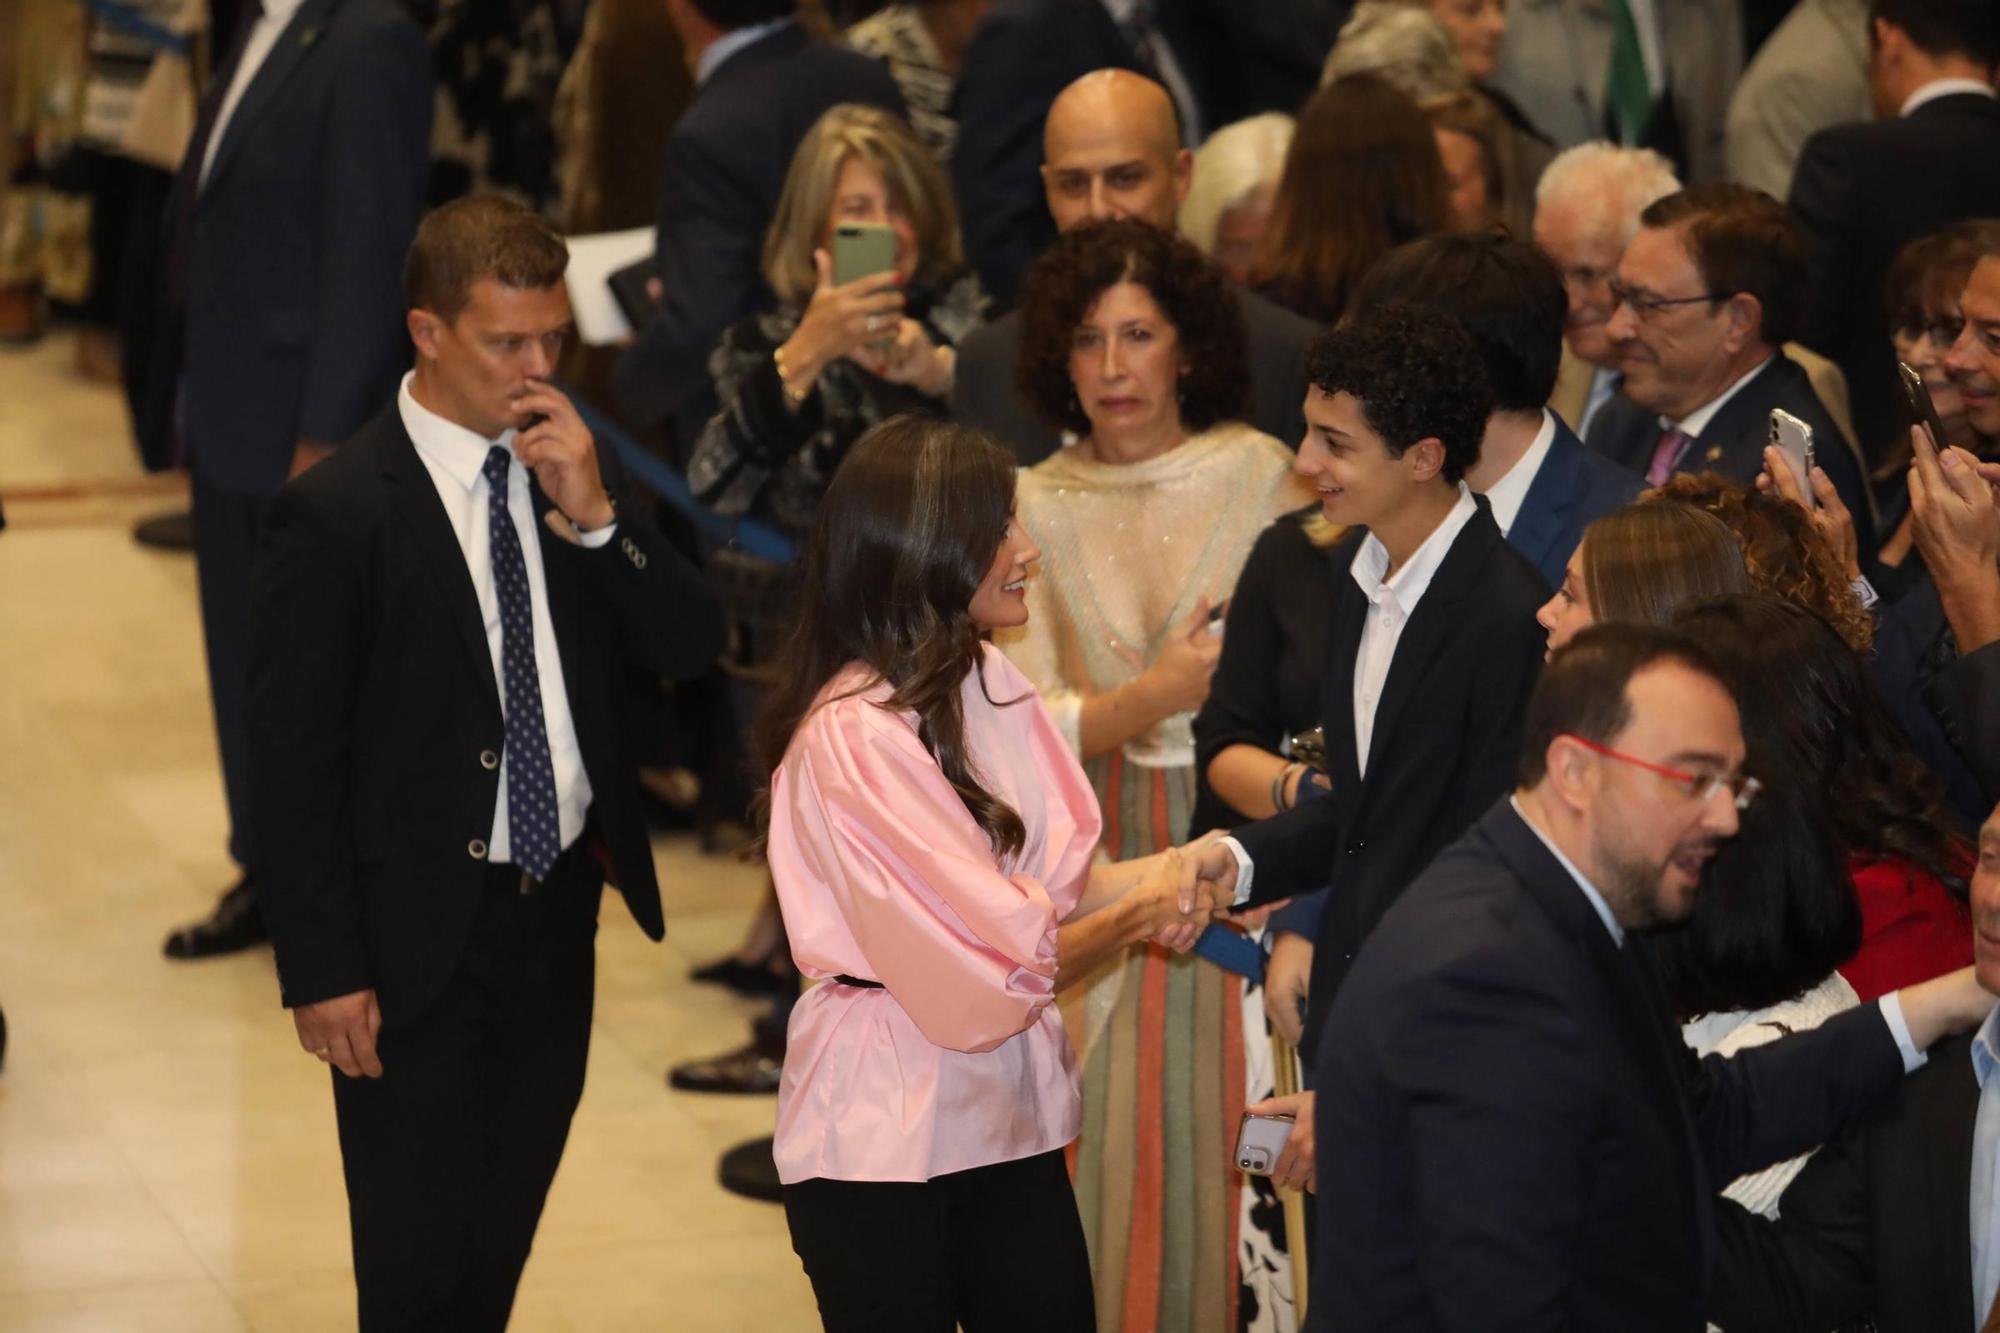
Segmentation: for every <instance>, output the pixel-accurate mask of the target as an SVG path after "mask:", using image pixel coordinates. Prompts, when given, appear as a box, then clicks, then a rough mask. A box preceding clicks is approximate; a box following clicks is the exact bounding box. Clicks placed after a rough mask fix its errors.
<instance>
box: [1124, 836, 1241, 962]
mask: <svg viewBox="0 0 2000 1333" xmlns="http://www.w3.org/2000/svg"><path fill="white" fill-rule="evenodd" d="M1133 865H1134V867H1135V868H1136V869H1138V870H1140V871H1141V874H1140V878H1139V881H1138V883H1137V884H1135V885H1134V886H1133V888H1132V890H1131V892H1130V893H1128V894H1127V895H1126V898H1125V904H1124V905H1125V907H1126V910H1127V912H1128V915H1129V917H1130V919H1131V921H1132V923H1133V925H1132V930H1133V933H1134V937H1135V938H1136V939H1139V940H1146V941H1150V942H1152V943H1154V944H1163V945H1165V946H1166V947H1167V948H1169V949H1172V950H1173V951H1174V952H1176V953H1186V952H1187V951H1188V950H1189V949H1192V948H1193V947H1194V942H1195V939H1196V938H1197V937H1198V936H1199V935H1200V934H1201V932H1202V931H1204V930H1206V929H1207V928H1208V926H1209V923H1210V922H1212V921H1214V920H1215V919H1216V918H1217V917H1221V916H1225V915H1227V914H1228V913H1229V912H1230V911H1231V910H1232V909H1233V908H1234V905H1235V901H1236V857H1235V856H1234V855H1233V854H1232V853H1231V852H1230V850H1229V848H1227V847H1225V846H1223V845H1222V835H1221V834H1220V833H1211V834H1208V835H1206V836H1204V837H1201V838H1197V839H1196V840H1195V841H1193V842H1191V843H1189V844H1187V845H1186V846H1185V847H1173V848H1169V849H1168V850H1166V851H1164V852H1160V853H1158V854H1157V855H1155V856H1150V857H1147V858H1145V859H1144V860H1141V861H1136V862H1134V863H1133Z"/></svg>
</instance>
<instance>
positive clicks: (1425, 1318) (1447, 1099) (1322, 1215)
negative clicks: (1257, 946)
mask: <svg viewBox="0 0 2000 1333" xmlns="http://www.w3.org/2000/svg"><path fill="white" fill-rule="evenodd" d="M1316 1068H1317V1070H1318V1072H1319V1096H1318V1098H1317V1100H1316V1106H1315V1128H1316V1133H1317V1142H1318V1144H1319V1154H1320V1160H1319V1178H1320V1180H1321V1181H1322V1182H1331V1184H1330V1186H1329V1187H1328V1188H1326V1189H1324V1190H1323V1192H1322V1193H1321V1194H1320V1196H1319V1202H1318V1220H1319V1231H1318V1237H1317V1241H1316V1244H1317V1247H1318V1248H1317V1253H1316V1257H1317V1262H1316V1263H1315V1265H1314V1268H1313V1284H1314V1294H1313V1305H1312V1312H1311V1315H1310V1317H1309V1320H1308V1323H1307V1327H1308V1328H1309V1329H1311V1330H1315V1331H1324V1330H1331V1329H1348V1328H1353V1329H1370V1330H1373V1329H1398V1330H1423V1329H1467V1330H1471V1329H1477V1330H1481V1333H1502V1331H1504V1330H1512V1329H1522V1330H1526V1329H1536V1330H1540V1329H1552V1328H1562V1329H1578V1330H1583V1329H1601V1330H1606V1333H1610V1331H1611V1330H1617V1333H1649V1331H1650V1330H1661V1331H1662V1333H1665V1331H1666V1330H1677V1331H1680V1333H1700V1330H1701V1328H1702V1308H1703V1300H1702V1293H1703V1289H1704V1286H1705V1279H1706V1276H1707V1272H1708V1267H1709V1259H1710V1255H1711V1253H1712V1251H1713V1249H1714V1240H1713V1237H1714V1212H1715V1203H1714V1199H1715V1194H1716V1191H1717V1190H1719V1189H1720V1188H1721V1187H1722V1185H1723V1184H1724V1183H1726V1182H1727V1181H1729V1180H1730V1179H1732V1178H1733V1177H1735V1176H1737V1175H1739V1174H1741V1173H1742V1172H1744V1171H1746V1170H1754V1169H1758V1168H1761V1167H1764V1166H1767V1165H1769V1164H1771V1163H1772V1162H1777V1161H1782V1160H1784V1159H1785V1158H1787V1157H1789V1156H1792V1155H1793V1154H1795V1153H1798V1152H1800V1151H1803V1150H1804V1149H1806V1148H1808V1147H1810V1146H1812V1145H1813V1144H1816V1143H1820V1142H1823V1141H1824V1140H1825V1139H1826V1138H1827V1137H1828V1136H1829V1135H1830V1134H1832V1133H1833V1132H1835V1130H1837V1129H1838V1128H1839V1126H1840V1125H1841V1124H1842V1123H1843V1122H1845V1121H1846V1120H1847V1119H1848V1118H1850V1117H1852V1116H1855V1115H1857V1114H1859V1113H1861V1112H1863V1111H1865V1110H1866V1109H1867V1108H1868V1107H1869V1106H1871V1105H1872V1104H1874V1103H1875V1102H1876V1101H1877V1100H1879V1099H1880V1098H1881V1097H1882V1096H1883V1095H1884V1094H1886V1093H1887V1092H1889V1091H1890V1089H1891V1088H1892V1087H1893V1086H1894V1084H1895V1082H1896V1080H1897V1079H1898V1078H1900V1077H1901V1075H1902V1069H1903V1065H1902V1057H1901V1055H1900V1054H1899V1053H1898V1050H1897V1047H1896V1043H1895V1039H1894V1038H1893V1037H1892V1036H1890V1034H1889V1028H1888V1024H1887V1023H1886V1022H1885V1021H1884V1020H1883V1018H1882V1016H1881V1013H1880V1010H1879V1009H1877V1008H1876V1007H1875V1006H1873V1005H1869V1006H1865V1007H1863V1008H1860V1009H1856V1010H1853V1011H1851V1012H1849V1013H1846V1014H1842V1015H1840V1016H1838V1017H1836V1018H1835V1019H1833V1020H1832V1021H1831V1022H1829V1023H1827V1024H1826V1025H1825V1026H1823V1027H1820V1028H1818V1029H1815V1030H1814V1031H1811V1032H1806V1033H1801V1034H1799V1035H1798V1036H1795V1037H1791V1038H1787V1039H1785V1040H1783V1041H1779V1042H1776V1043H1774V1044H1772V1045H1769V1046H1763V1047H1759V1048H1756V1049H1754V1050H1749V1051H1745V1052H1742V1053H1740V1054H1739V1055H1737V1056H1735V1057H1734V1058H1732V1059H1721V1058H1719V1057H1710V1058H1708V1059H1705V1060H1704V1059H1697V1058H1696V1057H1695V1055H1694V1053H1693V1052H1692V1051H1690V1050H1689V1049H1688V1048H1687V1046H1686V1045H1685V1044H1684V1043H1683V1042H1682V1041H1681V1037H1680V1031H1679V1029H1678V1028H1677V1027H1676V1026H1675V1025H1674V1022H1673V1019H1672V1016H1671V1013H1670V1011H1669V1009H1668V1006H1667V1001H1666V996H1665V993H1664V992H1663V991H1662V989H1661V987H1660V983H1659V978H1658V975H1657V973H1656V971H1655V969H1654V966H1653V963H1652V955H1651V951H1650V950H1649V949H1648V947H1647V945H1646V942H1645V941H1644V940H1643V939H1642V938H1639V937H1636V936H1631V935H1628V936H1627V937H1626V943H1625V945H1624V947H1623V948H1622V949H1621V948H1619V947H1618V946H1616V945H1615V944H1614V943H1613V940H1612V937H1611V933H1610V932H1609V931H1608V930H1606V929H1605V926H1604V922H1603V921H1602V919H1600V918H1599V916H1598V915H1597V912H1596V910H1595V909H1594V908H1593V907H1592V906H1591V904H1590V901H1589V900H1588V899H1587V898H1586V897H1585V896H1584V894H1583V890H1582V889H1581V888H1580V887H1579V886H1578V885H1577V883H1576V881H1575V880H1573V879H1572V878H1571V877H1570V875H1569V873H1568V872H1567V871H1565V870H1564V869H1563V867H1562V864H1561V863H1560V862H1559V861H1557V860H1556V858H1555V857H1554V855H1553V854H1551V853H1550V851H1549V850H1548V848H1547V847H1546V846H1544V845H1543V843H1542V841H1541V839H1540V838H1538V837H1537V836H1536V834H1535V832H1534V830H1533V829H1531V828H1530V827H1529V826H1528V824H1527V822H1526V821H1525V820H1523V819H1522V818H1521V816H1520V815H1519V814H1518V813H1516V812H1515V810H1514V809H1513V807H1512V806H1511V804H1509V803H1507V802H1506V801H1504V800H1503V801H1502V802H1501V803H1499V804H1497V805H1495V806H1494V807H1493V809H1492V810H1491V811H1490V812H1489V813H1488V814H1487V815H1486V816H1485V818H1483V819H1482V820H1480V821H1479V823H1478V825H1477V826H1476V827H1474V828H1473V829H1472V831H1471V832H1470V833H1468V834H1467V835H1466V837H1465V838H1464V839H1463V840H1461V841H1460V842H1458V843H1457V844H1456V845H1454V846H1452V847H1451V848H1449V849H1448V850H1446V851H1445V852H1444V853H1443V854H1442V855H1440V856H1439V857H1438V859H1437V861H1436V862H1435V863H1433V864H1432V866H1431V868H1430V869H1429V870H1428V871H1426V872H1425V873H1424V874H1423V875H1422V876H1421V877H1419V878H1418V880H1417V881H1416V883H1414V884H1412V885H1411V886H1410V889H1409V891H1408V892H1407V893H1405V894H1404V895H1403V897H1402V901H1400V902H1399V903H1397V904H1396V906H1395V907H1394V908H1393V909H1391V910H1390V912H1389V914H1388V915H1387V916H1386V917H1385V918H1383V921H1382V924H1381V927H1380V928H1379V929H1378V930H1377V931H1376V932H1375V936H1374V938H1373V939H1371V940H1370V941H1369V942H1368V947H1367V949H1366V950H1364V951H1363V953H1362V955H1361V958H1360V960H1359V962H1357V963H1356V965H1355V968H1354V973H1353V975H1352V976H1351V977H1350V978H1349V979H1348V983H1347V986H1346V987H1345V988H1344V989H1343V990H1342V991H1341V993H1340V998H1339V999H1338V1000H1337V1001H1336V1002H1335V1003H1334V1009H1333V1017H1332V1019H1331V1021H1330V1022H1329V1023H1328V1024H1327V1029H1326V1035H1325V1038H1324V1040H1323V1042H1322V1045H1321V1047H1320V1057H1319V1063H1318V1065H1317V1066H1316ZM1732 1327H1735V1326H1732ZM1752 1327H1761V1326H1753V1325H1747V1324H1746V1325H1743V1326H1742V1328H1743V1329H1745V1330H1747V1329H1750V1328H1752ZM1940 1327H1942V1326H1940ZM1820 1333H1824V1330H1823V1329H1822V1330H1821V1331H1820Z"/></svg>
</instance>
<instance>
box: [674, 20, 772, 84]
mask: <svg viewBox="0 0 2000 1333" xmlns="http://www.w3.org/2000/svg"><path fill="white" fill-rule="evenodd" d="M791 21H792V20H790V19H772V20H771V21H770V22H769V23H753V24H751V25H750V26H749V27H747V28H736V29H733V30H732V31H729V32H725V33H723V34H722V36H720V37H718V38H716V39H715V40H714V41H712V42H710V43H709V44H708V49H707V50H706V51H703V52H702V53H701V58H700V59H699V60H696V61H695V62H694V81H695V86H697V87H699V86H700V85H702V84H704V83H707V82H708V76H709V75H711V74H713V73H715V71H716V69H717V68H718V67H719V66H720V65H721V64H722V62H723V61H725V60H727V59H729V57H731V56H733V55H735V54H736V53H737V52H738V51H741V50H742V49H743V48H744V47H746V46H755V45H756V44H757V43H758V42H761V41H763V40H764V39H765V38H766V37H769V36H770V35H771V34H772V33H774V32H776V31H777V30H778V29H780V28H782V27H784V26H785V25H786V24H787V23H790V22H791Z"/></svg>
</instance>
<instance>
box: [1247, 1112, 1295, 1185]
mask: <svg viewBox="0 0 2000 1333" xmlns="http://www.w3.org/2000/svg"><path fill="white" fill-rule="evenodd" d="M1292 1124H1293V1120H1292V1117H1290V1116H1288V1115H1251V1114H1250V1113H1249V1112H1247V1111H1246V1112H1244V1114H1243V1125H1242V1127H1241V1128H1240V1129H1238V1130H1237V1131H1236V1165H1237V1168H1238V1169H1239V1170H1241V1171H1243V1172H1244V1173H1245V1174H1246V1175H1252V1176H1268V1175H1270V1174H1271V1168H1273V1167H1275V1166H1276V1165H1277V1164H1278V1155H1279V1154H1280V1153H1282V1152H1284V1150H1285V1144H1286V1142H1287V1141H1288V1140H1289V1139H1290V1138H1291V1137H1292Z"/></svg>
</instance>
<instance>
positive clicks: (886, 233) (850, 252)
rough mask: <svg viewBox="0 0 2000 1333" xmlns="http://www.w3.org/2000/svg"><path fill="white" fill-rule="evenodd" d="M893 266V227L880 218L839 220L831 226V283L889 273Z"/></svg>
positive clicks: (839, 283)
mask: <svg viewBox="0 0 2000 1333" xmlns="http://www.w3.org/2000/svg"><path fill="white" fill-rule="evenodd" d="M895 267H896V230H895V228H893V227H889V226H885V225H884V224H882V223H880V222H841V223H837V224H835V226H834V229H833V285H834V286H836V287H845V286H846V285H847V284H848V283H850V282H855V281H858V280H859V279H862V278H869V277H873V276H874V275H875V274H877V273H888V272H891V271H893V270H894V269H895Z"/></svg>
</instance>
